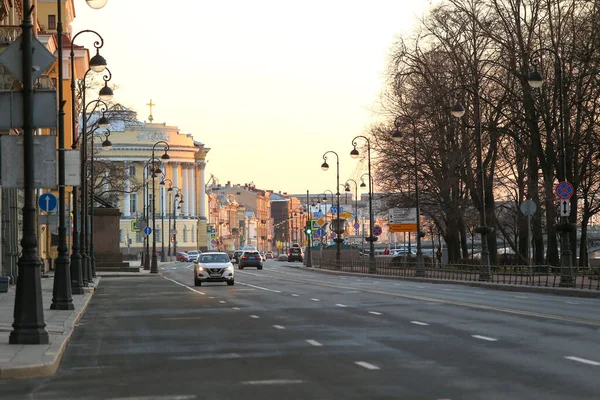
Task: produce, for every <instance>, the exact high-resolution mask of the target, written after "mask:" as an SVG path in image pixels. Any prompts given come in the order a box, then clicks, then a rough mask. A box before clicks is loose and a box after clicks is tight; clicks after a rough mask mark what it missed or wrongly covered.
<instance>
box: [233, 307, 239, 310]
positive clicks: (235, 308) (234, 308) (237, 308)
mask: <svg viewBox="0 0 600 400" xmlns="http://www.w3.org/2000/svg"><path fill="white" fill-rule="evenodd" d="M239 309H240V308H239V307H232V310H239Z"/></svg>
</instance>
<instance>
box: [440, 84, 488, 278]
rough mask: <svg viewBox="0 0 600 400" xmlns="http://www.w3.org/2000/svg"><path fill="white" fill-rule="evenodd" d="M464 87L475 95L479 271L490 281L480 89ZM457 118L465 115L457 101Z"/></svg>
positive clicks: (453, 112)
mask: <svg viewBox="0 0 600 400" xmlns="http://www.w3.org/2000/svg"><path fill="white" fill-rule="evenodd" d="M462 88H463V89H465V90H467V91H469V92H470V93H472V94H473V95H474V96H475V104H474V107H475V113H474V114H475V138H476V141H477V169H479V174H480V179H481V226H479V227H477V228H476V232H477V233H481V269H480V272H479V280H480V281H489V280H491V279H492V270H491V266H490V252H489V250H488V242H487V234H488V233H491V232H492V229H491V228H490V227H488V226H487V225H486V201H485V170H484V169H483V160H482V159H483V154H482V153H483V149H482V146H481V107H480V97H479V91H478V90H473V89H471V88H470V87H469V86H463V87H462ZM450 112H451V114H452V116H453V117H455V118H461V117H462V116H463V115H465V108H464V107H463V106H462V104H460V103H458V102H457V103H456V104H455V105H454V106H452V108H451V110H450Z"/></svg>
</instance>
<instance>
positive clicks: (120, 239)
mask: <svg viewBox="0 0 600 400" xmlns="http://www.w3.org/2000/svg"><path fill="white" fill-rule="evenodd" d="M124 241H125V237H124V236H123V229H119V242H121V243H123V242H124Z"/></svg>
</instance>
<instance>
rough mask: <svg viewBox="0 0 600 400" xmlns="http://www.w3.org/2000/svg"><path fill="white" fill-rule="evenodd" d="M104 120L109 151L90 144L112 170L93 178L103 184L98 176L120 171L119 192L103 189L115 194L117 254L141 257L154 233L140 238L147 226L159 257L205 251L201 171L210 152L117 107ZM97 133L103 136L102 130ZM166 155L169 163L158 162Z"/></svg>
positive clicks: (175, 131)
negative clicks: (176, 253) (105, 120)
mask: <svg viewBox="0 0 600 400" xmlns="http://www.w3.org/2000/svg"><path fill="white" fill-rule="evenodd" d="M106 116H107V117H108V118H109V120H110V128H108V130H109V131H110V136H109V140H110V142H111V144H112V148H111V150H110V151H103V150H102V147H101V142H102V140H99V141H95V142H94V143H95V144H94V152H95V157H96V159H97V160H98V164H99V165H100V166H102V165H111V166H112V167H111V168H106V167H105V168H102V167H101V169H103V170H98V171H97V172H96V173H97V174H99V175H100V177H99V178H97V181H99V182H102V176H101V175H102V174H111V173H113V171H115V173H118V171H122V172H123V178H122V181H121V183H120V185H122V187H120V188H112V189H111V188H106V191H113V192H117V200H116V201H113V205H114V206H118V208H119V209H120V210H121V213H122V214H121V222H120V243H121V244H120V247H121V252H122V253H123V254H124V255H125V256H127V255H129V257H126V258H133V257H134V256H139V255H140V253H142V252H143V250H144V246H145V244H146V243H148V244H149V248H150V249H151V248H152V240H153V238H152V234H150V235H146V234H145V233H144V228H145V227H146V226H149V227H150V228H152V230H153V234H154V235H155V237H156V249H157V255H158V256H160V255H161V252H163V251H164V253H162V254H164V256H165V257H168V256H172V257H174V255H175V250H177V251H188V250H206V249H207V243H208V236H207V209H206V193H205V180H204V171H205V165H206V161H205V159H206V154H207V153H208V151H209V150H210V149H209V148H207V147H205V145H204V144H203V143H200V142H198V141H196V140H194V138H193V137H192V135H190V134H181V133H179V129H178V128H177V127H175V126H167V125H166V124H164V123H147V122H141V121H138V120H137V117H136V113H135V112H134V111H132V110H129V109H127V108H125V107H123V106H120V105H116V106H114V107H111V108H110V109H109V111H108V112H107V113H106ZM98 132H99V135H103V134H104V133H102V132H104V131H103V130H101V129H99V130H98ZM153 150H154V161H155V162H152V160H153V158H152V157H153ZM165 150H167V151H166V153H167V154H168V157H169V158H168V159H163V158H162V156H163V154H165ZM107 163H108V164H107ZM113 168H116V169H113ZM152 170H154V172H155V173H154V174H152ZM153 175H154V177H153ZM106 182H111V180H110V179H106ZM161 183H162V184H161ZM111 185H113V186H114V185H115V182H114V180H113V181H112V183H111ZM169 189H171V190H169ZM98 191H99V192H102V190H101V189H100V190H97V192H98ZM153 199H155V201H153ZM146 238H148V239H149V242H146ZM163 249H164V250H163ZM150 251H151V250H150Z"/></svg>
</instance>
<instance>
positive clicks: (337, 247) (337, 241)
mask: <svg viewBox="0 0 600 400" xmlns="http://www.w3.org/2000/svg"><path fill="white" fill-rule="evenodd" d="M328 153H332V154H335V157H336V159H337V168H336V185H335V187H336V188H337V189H336V190H337V193H336V205H337V220H336V223H335V229H334V232H335V233H336V237H335V239H334V242H335V261H336V262H339V261H340V258H341V252H340V246H341V244H342V242H343V241H344V239H342V238H341V236H342V232H343V231H342V227H341V226H340V189H339V187H340V156H338V154H337V153H336V152H335V151H331V150H329V151H326V152H325V153H324V154H323V164H321V169H322V170H323V171H327V170H328V169H329V164H327V154H328ZM307 199H308V194H307Z"/></svg>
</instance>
